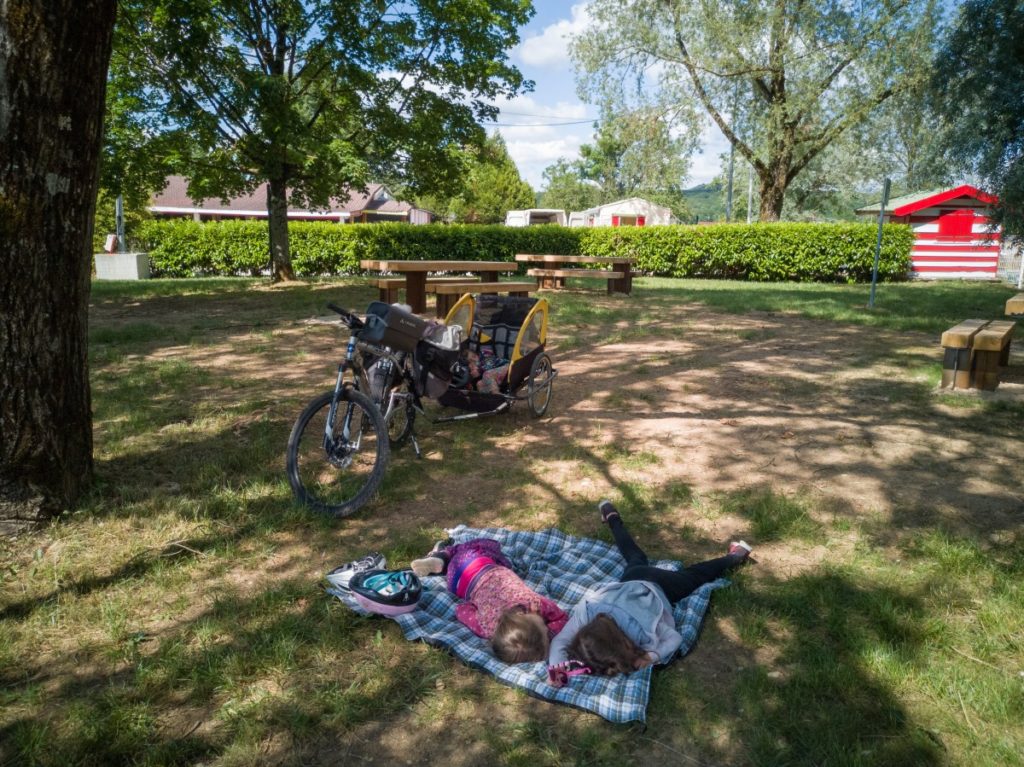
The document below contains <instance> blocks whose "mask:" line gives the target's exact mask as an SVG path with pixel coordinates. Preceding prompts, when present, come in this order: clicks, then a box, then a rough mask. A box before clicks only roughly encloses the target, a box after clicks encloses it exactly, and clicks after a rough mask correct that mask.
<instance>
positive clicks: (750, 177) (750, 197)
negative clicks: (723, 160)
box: [747, 162, 754, 224]
mask: <svg viewBox="0 0 1024 767" xmlns="http://www.w3.org/2000/svg"><path fill="white" fill-rule="evenodd" d="M753 210H754V166H752V165H751V164H750V163H749V162H748V163H747V223H748V224H749V223H750V217H751V216H752V215H753Z"/></svg>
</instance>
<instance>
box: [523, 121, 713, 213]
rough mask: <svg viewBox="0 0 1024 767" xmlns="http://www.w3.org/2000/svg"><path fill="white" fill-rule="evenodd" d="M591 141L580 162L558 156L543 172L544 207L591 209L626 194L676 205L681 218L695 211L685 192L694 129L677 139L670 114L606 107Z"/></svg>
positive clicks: (692, 148)
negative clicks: (690, 210)
mask: <svg viewBox="0 0 1024 767" xmlns="http://www.w3.org/2000/svg"><path fill="white" fill-rule="evenodd" d="M595 127H596V129H597V130H596V133H595V134H594V142H593V143H592V144H584V145H583V146H581V147H580V157H579V159H578V160H575V161H573V162H569V161H567V160H565V159H564V158H562V159H559V160H558V162H556V163H555V164H554V165H551V166H549V167H548V168H546V169H545V171H544V178H545V179H546V180H547V184H548V188H547V190H546V191H545V193H544V196H543V197H542V201H541V204H542V205H543V206H544V207H551V208H564V209H566V210H569V211H573V210H586V209H587V208H591V207H594V206H595V205H600V204H602V203H606V202H612V201H614V200H621V199H624V198H626V197H643V198H645V199H647V200H650V201H651V202H654V203H657V204H659V205H664V206H666V207H668V208H671V209H672V213H673V214H674V215H675V216H676V218H677V219H679V220H680V221H687V220H689V218H690V212H689V210H688V209H687V207H686V200H685V198H684V195H683V188H682V184H683V179H685V178H686V171H687V166H688V164H689V157H690V155H691V154H692V153H693V151H694V149H695V148H696V143H695V140H694V139H695V136H696V134H695V133H688V134H684V136H682V137H674V136H673V135H672V134H671V132H670V130H669V128H670V124H669V121H668V120H667V119H666V116H665V115H664V114H662V113H661V112H659V111H658V110H654V109H650V108H642V109H635V110H632V111H618V112H612V111H610V109H609V110H606V113H605V115H604V116H603V117H602V119H601V121H600V122H599V123H597V124H596V126H595Z"/></svg>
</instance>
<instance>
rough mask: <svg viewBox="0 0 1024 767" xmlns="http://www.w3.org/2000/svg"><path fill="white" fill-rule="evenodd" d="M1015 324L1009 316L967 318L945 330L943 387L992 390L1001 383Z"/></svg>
mask: <svg viewBox="0 0 1024 767" xmlns="http://www.w3.org/2000/svg"><path fill="white" fill-rule="evenodd" d="M1016 326H1017V323H1015V322H1009V321H1006V320H992V321H989V320H964V321H963V322H961V323H960V324H959V325H954V326H953V327H951V328H950V329H949V330H947V331H946V332H945V333H943V334H942V347H943V349H944V354H943V359H942V388H944V389H945V388H947V387H952V388H953V389H969V388H971V387H974V388H977V389H986V390H988V391H992V390H993V389H995V388H996V387H997V386H999V373H1000V371H1001V369H1002V368H1005V367H1006V366H1007V364H1009V361H1010V342H1011V341H1012V340H1013V330H1014V328H1015V327H1016Z"/></svg>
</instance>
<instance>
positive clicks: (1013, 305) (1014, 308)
mask: <svg viewBox="0 0 1024 767" xmlns="http://www.w3.org/2000/svg"><path fill="white" fill-rule="evenodd" d="M1006 313H1007V314H1010V315H1017V314H1022V315H1024V293H1018V294H1017V295H1015V296H1014V297H1013V298H1008V299H1006Z"/></svg>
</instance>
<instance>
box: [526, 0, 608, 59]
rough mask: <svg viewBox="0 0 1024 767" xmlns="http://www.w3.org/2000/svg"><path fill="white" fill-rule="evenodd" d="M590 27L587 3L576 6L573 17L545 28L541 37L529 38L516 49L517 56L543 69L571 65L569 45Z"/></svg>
mask: <svg viewBox="0 0 1024 767" xmlns="http://www.w3.org/2000/svg"><path fill="white" fill-rule="evenodd" d="M589 25H590V13H589V8H588V4H587V3H579V4H577V5H574V6H573V7H572V10H571V16H570V18H568V19H561V20H560V21H556V22H555V23H554V24H550V25H549V26H547V27H545V28H544V31H542V32H541V33H540V34H539V35H534V36H533V37H528V38H527V39H526V40H524V41H523V42H522V43H521V44H520V45H519V47H518V48H517V49H516V52H515V55H516V56H518V58H519V60H520V61H522V62H523V63H524V64H526V65H528V66H531V67H540V68H543V69H557V68H560V67H566V66H567V65H568V64H569V43H570V41H571V40H572V38H573V37H574V36H575V35H578V34H579V33H580V32H582V31H583V30H584V29H586V28H587V27H588V26H589Z"/></svg>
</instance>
